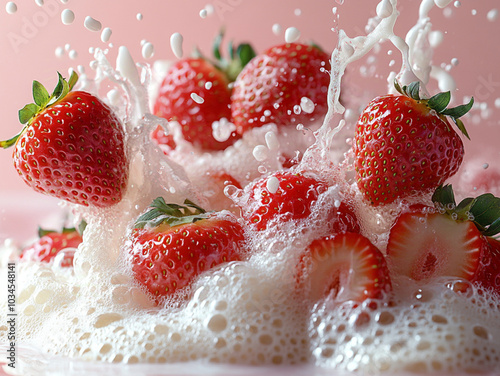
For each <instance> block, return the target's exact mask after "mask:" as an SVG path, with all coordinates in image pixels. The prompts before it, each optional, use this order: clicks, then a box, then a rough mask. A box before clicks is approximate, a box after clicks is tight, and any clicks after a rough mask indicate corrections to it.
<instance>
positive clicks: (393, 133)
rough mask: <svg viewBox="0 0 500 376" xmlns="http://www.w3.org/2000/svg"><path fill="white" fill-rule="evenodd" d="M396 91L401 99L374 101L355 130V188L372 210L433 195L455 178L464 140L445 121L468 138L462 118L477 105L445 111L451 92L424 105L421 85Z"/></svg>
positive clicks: (393, 97)
mask: <svg viewBox="0 0 500 376" xmlns="http://www.w3.org/2000/svg"><path fill="white" fill-rule="evenodd" d="M397 88H398V90H399V91H400V93H401V95H386V96H383V97H378V98H375V99H374V100H372V101H371V102H370V103H369V104H368V106H367V107H366V108H365V110H364V111H363V112H362V113H361V116H360V117H359V120H358V122H357V124H356V133H355V139H354V146H353V148H354V154H355V161H354V166H355V169H356V179H357V184H358V188H359V190H360V191H361V193H362V194H363V195H364V196H365V198H366V199H367V201H368V202H370V203H371V204H372V205H374V206H378V205H382V204H388V203H391V202H393V201H395V200H396V199H397V198H402V197H408V196H411V195H414V194H423V193H430V192H432V191H433V190H434V189H436V188H437V187H438V186H439V185H440V184H443V183H444V182H445V181H446V180H447V179H448V178H449V177H450V176H452V175H454V174H455V173H456V172H457V170H458V168H459V167H460V164H461V163H462V159H463V155H464V147H463V143H462V140H461V139H460V137H459V135H458V134H457V133H456V132H455V131H454V130H453V127H452V126H451V125H450V122H449V121H448V119H447V116H448V117H450V118H451V119H452V120H453V121H454V122H455V123H456V125H457V126H458V128H459V129H460V130H461V131H462V133H464V134H465V135H466V136H467V132H466V130H465V127H464V126H463V123H462V122H461V121H460V119H459V118H460V117H461V116H463V115H464V114H466V113H467V112H468V111H469V110H470V109H471V107H472V105H473V100H471V101H470V103H469V104H467V105H463V106H458V107H456V108H452V109H447V108H446V107H447V106H448V104H449V102H450V93H449V92H447V93H440V94H437V95H435V96H433V97H432V98H430V99H422V98H420V94H419V84H418V83H413V84H412V85H410V86H409V87H406V86H405V87H403V88H400V87H399V85H397ZM467 137H468V136H467Z"/></svg>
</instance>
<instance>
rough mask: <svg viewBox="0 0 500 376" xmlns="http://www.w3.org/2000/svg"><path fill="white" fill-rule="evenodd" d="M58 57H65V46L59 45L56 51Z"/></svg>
mask: <svg viewBox="0 0 500 376" xmlns="http://www.w3.org/2000/svg"><path fill="white" fill-rule="evenodd" d="M55 54H56V57H63V55H64V48H63V47H57V48H56V51H55Z"/></svg>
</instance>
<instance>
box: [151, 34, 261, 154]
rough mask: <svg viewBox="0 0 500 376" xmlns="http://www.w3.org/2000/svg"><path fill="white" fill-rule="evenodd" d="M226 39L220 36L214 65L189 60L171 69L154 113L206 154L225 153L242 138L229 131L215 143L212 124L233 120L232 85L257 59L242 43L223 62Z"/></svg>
mask: <svg viewBox="0 0 500 376" xmlns="http://www.w3.org/2000/svg"><path fill="white" fill-rule="evenodd" d="M223 36H224V35H223V32H221V33H220V34H219V35H218V36H217V38H216V40H215V43H214V57H215V59H216V60H215V61H213V62H212V61H209V60H208V59H206V58H204V57H190V58H185V59H182V60H179V61H178V62H176V63H175V64H174V65H172V66H171V67H170V68H169V69H168V71H167V73H166V76H165V79H164V80H163V82H162V84H161V86H160V89H159V93H158V97H157V99H156V102H155V104H154V109H153V112H154V113H155V115H157V116H160V117H163V118H165V119H167V120H168V121H177V122H178V123H179V124H180V126H181V130H182V134H183V136H184V139H186V140H187V141H188V142H190V143H192V144H193V145H195V146H196V147H198V148H201V149H202V150H207V151H217V150H224V149H225V148H227V147H228V146H230V145H232V144H233V143H234V142H235V141H236V140H237V139H238V138H239V136H238V135H237V134H236V132H234V130H231V129H229V130H226V132H227V131H228V132H230V134H229V135H224V136H222V137H219V138H218V139H216V138H215V137H214V130H213V124H214V122H219V121H220V120H221V119H223V118H224V119H226V122H228V121H230V120H231V109H230V106H231V89H230V88H229V84H230V83H231V82H232V81H234V79H235V78H236V76H237V74H238V73H239V72H240V71H241V69H242V68H243V67H244V66H245V65H246V64H247V63H248V62H249V61H250V60H251V59H252V58H253V57H254V56H255V52H254V51H253V49H252V47H251V46H250V45H249V44H246V43H242V44H240V45H239V46H238V47H237V48H236V49H233V48H232V45H230V51H229V58H228V59H225V58H223V57H222V56H221V53H220V45H221V41H222V38H223ZM230 126H231V125H230ZM226 136H229V137H228V138H225V137H226Z"/></svg>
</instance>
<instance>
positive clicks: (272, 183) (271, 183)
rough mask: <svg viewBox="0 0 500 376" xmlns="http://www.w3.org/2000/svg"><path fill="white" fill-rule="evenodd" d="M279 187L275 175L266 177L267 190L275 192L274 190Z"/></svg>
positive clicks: (276, 190)
mask: <svg viewBox="0 0 500 376" xmlns="http://www.w3.org/2000/svg"><path fill="white" fill-rule="evenodd" d="M279 187H280V181H279V180H278V178H277V177H276V176H271V177H270V178H269V179H267V182H266V188H267V190H268V191H269V193H272V194H275V193H276V192H278V188H279Z"/></svg>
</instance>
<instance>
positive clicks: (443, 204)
mask: <svg viewBox="0 0 500 376" xmlns="http://www.w3.org/2000/svg"><path fill="white" fill-rule="evenodd" d="M432 201H433V202H434V205H435V206H436V208H437V209H438V211H440V212H441V213H443V214H446V215H448V216H450V217H451V218H452V219H454V220H456V221H459V222H464V221H472V222H473V223H474V224H475V225H476V227H477V228H478V230H479V231H480V232H481V233H482V234H483V235H485V236H494V235H496V234H498V233H500V198H498V197H495V196H494V195H493V194H491V193H485V194H482V195H480V196H478V197H476V198H472V197H468V198H465V199H463V200H462V201H461V202H460V203H459V204H458V205H457V204H456V202H455V195H454V193H453V188H452V186H451V184H448V185H445V186H439V187H438V188H437V189H436V191H435V192H434V194H433V196H432Z"/></svg>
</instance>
